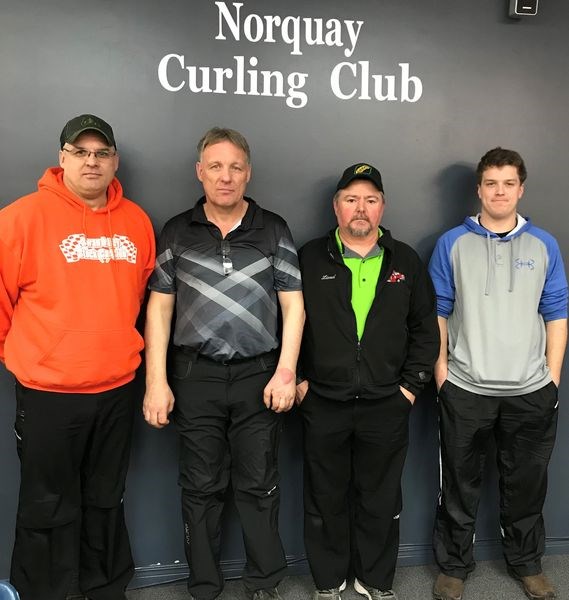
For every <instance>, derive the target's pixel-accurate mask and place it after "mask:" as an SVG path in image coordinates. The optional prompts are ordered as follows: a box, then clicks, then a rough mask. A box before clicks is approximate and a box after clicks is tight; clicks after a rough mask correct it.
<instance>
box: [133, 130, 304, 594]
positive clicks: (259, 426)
mask: <svg viewBox="0 0 569 600" xmlns="http://www.w3.org/2000/svg"><path fill="white" fill-rule="evenodd" d="M198 154H199V161H198V163H197V165H196V170H197V176H198V179H199V180H200V181H201V182H202V184H203V188H204V196H203V197H202V198H201V199H200V200H198V202H197V204H196V205H195V206H194V207H193V208H191V209H190V210H188V211H186V212H184V213H182V214H180V215H178V216H176V217H174V218H173V219H171V220H170V221H169V222H168V223H166V225H165V227H164V229H163V230H162V233H161V236H160V241H159V249H158V253H157V254H158V258H157V261H156V269H155V271H154V274H153V275H152V277H151V281H150V289H151V290H152V292H151V295H150V300H149V304H148V314H147V324H146V341H147V344H148V345H147V353H146V358H147V390H146V396H145V401H144V416H145V419H146V420H147V422H148V423H149V424H150V425H153V426H155V427H163V426H164V425H166V424H167V423H168V422H169V421H168V415H169V413H170V412H171V411H172V410H173V418H174V421H175V424H176V427H177V430H178V432H179V434H180V440H181V445H180V447H181V450H180V476H179V483H180V485H181V487H182V513H183V519H184V530H185V549H186V557H187V560H188V564H189V566H190V571H191V575H190V579H189V583H188V589H189V592H190V597H191V598H194V599H196V600H213V598H216V597H217V596H218V595H219V594H220V593H221V591H222V589H223V576H222V574H221V571H220V568H219V554H220V547H219V546H220V519H221V513H222V509H223V502H224V493H225V490H226V488H227V486H228V484H229V481H230V479H231V482H232V486H233V490H234V493H235V503H236V505H237V509H238V511H239V514H240V517H241V523H242V526H243V530H244V540H245V551H246V554H247V563H246V566H245V573H244V576H243V580H244V585H245V589H246V591H247V594H248V596H249V597H250V598H253V599H254V600H265V599H279V598H280V595H279V593H278V591H277V589H276V586H277V585H278V583H279V581H280V580H281V579H282V577H283V575H284V572H285V568H286V561H285V556H284V551H283V547H282V543H281V540H280V537H279V533H278V508H279V486H278V482H279V475H278V471H277V448H278V440H279V433H280V422H281V418H280V417H281V413H283V412H284V411H287V410H289V409H290V407H291V406H292V404H293V402H294V395H295V381H296V361H297V357H298V350H299V346H300V339H301V336H302V327H303V322H304V306H303V300H302V291H301V281H300V271H299V267H298V259H297V254H296V250H295V247H294V244H293V240H292V236H291V234H290V231H289V229H288V227H287V224H286V222H285V221H284V220H283V219H282V218H281V217H279V216H278V215H276V214H274V213H272V212H269V211H267V210H264V209H262V208H260V207H259V206H258V205H257V204H256V203H255V202H254V201H253V200H252V199H251V198H248V197H245V196H244V194H245V188H246V186H247V183H248V182H249V179H250V177H251V164H250V151H249V146H248V144H247V141H246V140H245V138H244V137H243V136H242V135H241V134H240V133H238V132H237V131H234V130H231V129H220V128H214V129H212V130H210V131H208V132H207V133H206V134H205V136H204V137H203V138H202V139H201V140H200V142H199V144H198ZM174 307H175V308H176V318H175V321H174V332H173V344H174V346H173V348H172V351H171V353H170V355H169V359H170V361H169V363H170V369H169V372H168V376H169V377H168V379H169V383H168V379H167V367H166V362H167V361H166V357H167V349H168V343H169V339H170V331H171V323H172V318H173V314H174ZM279 307H280V309H281V311H282V329H281V332H280V335H279V331H278V318H277V317H278V309H279ZM170 386H171V387H170Z"/></svg>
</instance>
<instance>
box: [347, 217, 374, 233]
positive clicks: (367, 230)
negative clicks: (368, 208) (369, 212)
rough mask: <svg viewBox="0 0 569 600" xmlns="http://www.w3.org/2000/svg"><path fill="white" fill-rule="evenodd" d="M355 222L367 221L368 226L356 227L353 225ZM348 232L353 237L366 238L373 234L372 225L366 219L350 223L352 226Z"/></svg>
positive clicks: (349, 226)
mask: <svg viewBox="0 0 569 600" xmlns="http://www.w3.org/2000/svg"><path fill="white" fill-rule="evenodd" d="M354 221H360V222H361V221H365V222H366V223H367V225H365V226H364V227H356V226H354V225H353V224H352V223H353V222H354ZM348 231H349V232H350V235H352V236H353V237H362V238H363V237H366V236H368V235H369V233H370V232H371V223H370V222H369V221H368V220H367V219H364V218H357V219H353V220H352V222H350V224H349V225H348Z"/></svg>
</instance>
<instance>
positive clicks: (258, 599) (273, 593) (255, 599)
mask: <svg viewBox="0 0 569 600" xmlns="http://www.w3.org/2000/svg"><path fill="white" fill-rule="evenodd" d="M250 598H251V600H283V599H282V596H281V595H280V594H279V591H278V590H277V588H267V589H265V590H256V591H255V592H253V595H252V596H250Z"/></svg>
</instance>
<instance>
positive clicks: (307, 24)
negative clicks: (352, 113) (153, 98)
mask: <svg viewBox="0 0 569 600" xmlns="http://www.w3.org/2000/svg"><path fill="white" fill-rule="evenodd" d="M215 5H216V7H217V17H218V19H217V32H216V35H215V37H214V39H215V40H220V41H226V40H231V41H235V42H241V41H247V42H250V43H253V44H261V43H265V44H284V45H285V46H286V47H287V51H288V52H289V53H290V55H291V56H294V57H298V56H303V55H304V53H306V52H307V51H309V50H310V49H311V48H312V47H313V46H324V47H326V48H330V49H338V51H342V52H343V54H344V58H346V59H348V60H344V61H342V62H339V63H337V64H336V65H335V66H334V67H333V68H332V70H331V73H330V90H331V92H332V94H334V96H336V98H339V99H340V100H374V101H377V102H417V101H418V100H420V99H421V96H422V95H423V83H422V81H421V79H420V78H419V77H417V76H416V75H412V74H411V69H410V66H409V63H406V62H401V63H399V64H398V65H397V67H396V68H394V69H393V72H392V73H389V74H380V73H374V68H373V65H372V64H371V63H370V61H369V60H357V61H354V60H350V59H352V57H353V54H354V52H355V50H356V46H357V43H358V40H359V38H360V34H361V32H362V29H363V27H364V21H355V20H349V19H343V20H342V19H323V18H314V17H298V16H284V17H283V16H279V15H259V14H254V13H249V14H245V10H243V8H244V3H243V2H232V3H227V2H215ZM190 62H191V61H190V60H189V59H188V58H187V57H186V56H185V55H183V54H176V53H172V54H166V55H165V56H164V57H163V58H162V59H161V60H160V62H159V64H158V80H159V82H160V85H161V86H162V87H163V88H164V89H165V90H167V91H169V92H183V91H185V92H186V93H187V92H191V93H194V94H234V95H236V96H265V97H270V98H284V103H285V104H286V106H288V107H289V108H303V107H305V106H306V105H307V104H308V94H307V92H306V91H305V85H306V82H307V80H308V77H309V74H308V73H302V72H299V71H293V72H289V73H283V72H282V71H278V70H270V69H264V68H262V65H260V61H259V59H258V58H257V57H256V56H248V57H245V56H243V55H237V56H233V57H232V61H231V64H230V65H228V66H217V65H215V66H209V65H199V66H198V65H192V64H189V63H190Z"/></svg>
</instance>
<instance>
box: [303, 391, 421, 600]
mask: <svg viewBox="0 0 569 600" xmlns="http://www.w3.org/2000/svg"><path fill="white" fill-rule="evenodd" d="M411 406H412V405H411V403H410V402H409V401H408V400H407V398H405V396H404V395H403V394H402V393H401V392H399V391H398V392H397V393H396V394H394V395H393V396H389V397H387V398H379V399H376V400H361V399H358V400H356V399H354V400H351V401H348V402H337V401H334V400H327V399H325V398H322V397H320V396H318V395H316V394H315V393H314V392H312V391H311V390H310V389H309V391H308V393H307V394H306V397H305V399H304V401H303V402H302V404H301V410H302V416H303V421H304V542H305V546H306V552H307V556H308V561H309V564H310V570H311V572H312V576H313V578H314V583H315V585H316V587H317V588H318V589H328V588H334V587H339V586H340V584H341V583H342V582H343V581H344V580H345V579H346V577H347V575H348V572H349V569H350V562H351V561H350V554H351V552H352V553H353V561H352V568H353V571H354V573H355V575H356V577H357V578H358V579H359V580H360V581H363V582H364V583H366V584H367V585H370V586H373V587H375V588H378V589H381V590H388V589H390V588H391V586H392V584H393V576H394V574H395V565H396V562H397V552H398V549H399V514H400V512H401V509H402V497H401V474H402V471H403V465H404V463H405V457H406V454H407V446H408V441H409V427H408V424H409V412H410V410H411ZM352 501H353V505H352V506H350V502H352Z"/></svg>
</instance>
